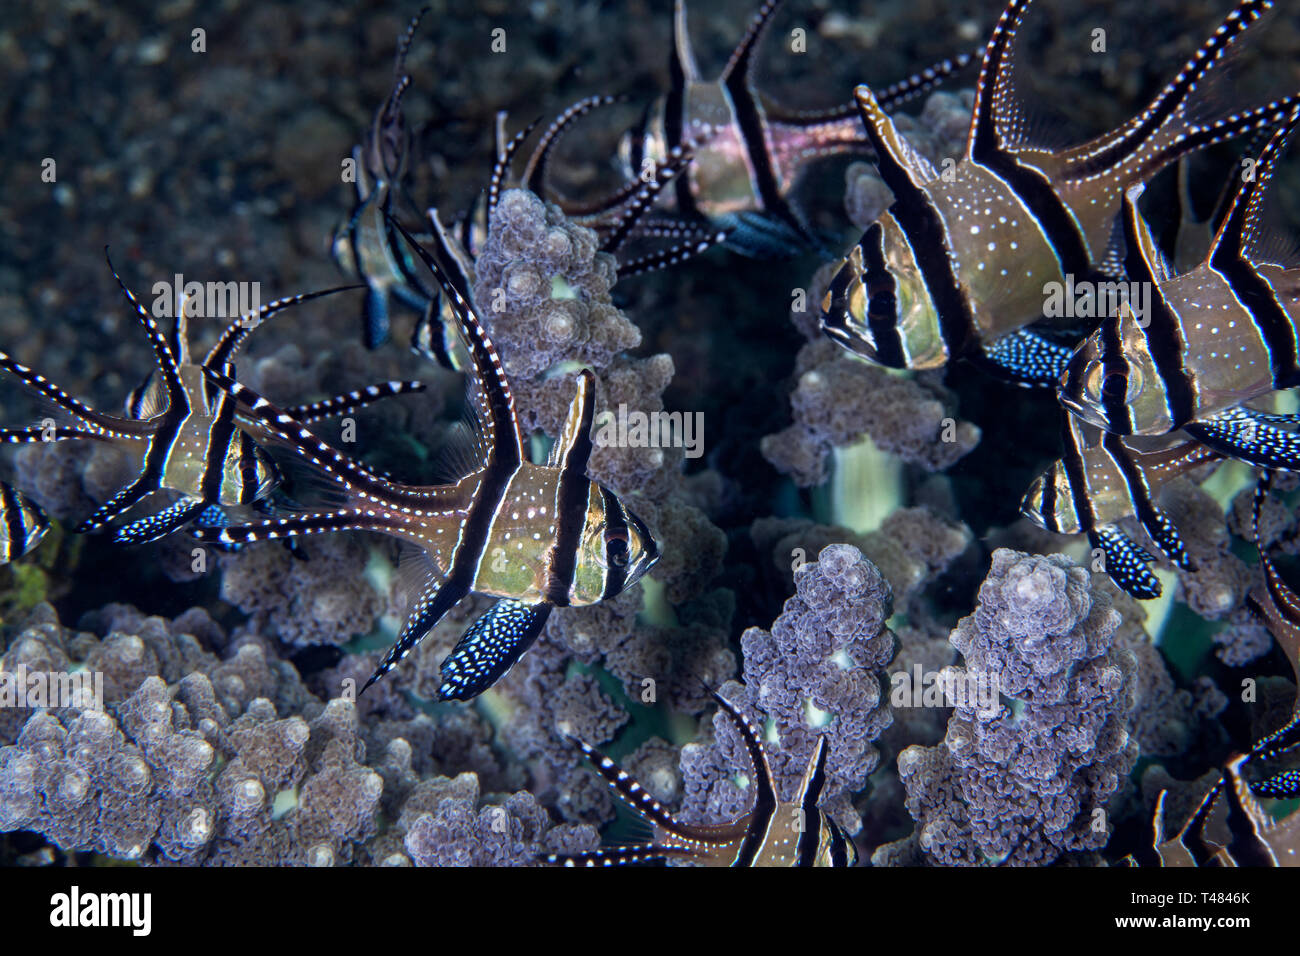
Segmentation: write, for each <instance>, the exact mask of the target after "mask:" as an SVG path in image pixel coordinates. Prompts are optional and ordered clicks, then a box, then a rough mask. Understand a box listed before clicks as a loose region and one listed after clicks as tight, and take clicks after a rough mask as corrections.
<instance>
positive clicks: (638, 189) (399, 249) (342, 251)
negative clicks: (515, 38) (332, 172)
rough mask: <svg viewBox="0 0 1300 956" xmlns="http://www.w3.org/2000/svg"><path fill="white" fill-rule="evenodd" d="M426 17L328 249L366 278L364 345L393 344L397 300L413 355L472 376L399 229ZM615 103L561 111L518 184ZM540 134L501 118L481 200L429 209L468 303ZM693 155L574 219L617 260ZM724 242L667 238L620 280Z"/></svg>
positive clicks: (433, 287)
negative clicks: (450, 217)
mask: <svg viewBox="0 0 1300 956" xmlns="http://www.w3.org/2000/svg"><path fill="white" fill-rule="evenodd" d="M426 12H428V8H425V10H422V11H421V12H420V14H418V15H417V16H416V17H415V18H414V19H413V20H412V21H411V23H410V25H409V26H408V28H407V31H406V33H405V34H404V35H403V36H402V38H401V39H400V40H399V42H398V50H397V63H396V68H395V72H394V76H395V79H394V84H393V88H392V91H391V92H390V93H389V96H388V98H387V99H386V100H385V101H384V103H383V105H382V106H381V107H380V109H379V110H378V112H377V113H376V115H375V119H374V122H373V123H372V125H371V128H370V131H369V132H368V134H367V138H366V142H365V145H364V146H358V147H356V149H354V150H353V163H354V166H355V168H356V170H357V181H356V193H357V198H356V204H355V205H354V207H353V209H352V212H351V214H350V215H349V216H348V218H347V219H346V220H345V221H344V222H343V223H342V224H341V225H340V226H339V228H338V229H337V230H336V231H335V234H334V239H333V243H332V247H331V249H332V255H333V257H334V260H335V262H336V263H337V264H338V265H339V268H340V269H341V270H342V271H343V273H344V274H345V275H347V276H349V277H351V278H355V279H360V280H362V281H364V283H365V285H366V287H367V293H366V298H365V302H364V306H363V312H362V329H363V335H362V338H363V341H364V342H365V345H366V347H367V348H370V349H374V348H378V347H379V346H380V345H382V344H383V343H384V342H386V341H388V338H389V333H390V327H391V316H390V307H389V303H390V300H392V299H396V300H397V301H399V302H401V303H402V304H404V305H406V306H407V307H409V308H411V309H412V310H414V311H415V312H417V313H419V316H420V317H419V319H418V320H417V321H416V324H415V328H414V331H413V332H412V335H411V350H412V351H413V352H415V353H416V354H417V355H420V356H421V357H423V358H427V359H430V360H432V361H436V362H438V363H439V364H440V365H442V366H444V367H445V368H449V369H453V370H455V371H461V372H463V371H467V369H468V365H467V362H468V356H467V355H466V353H465V352H464V350H463V348H462V347H461V345H460V335H459V332H458V326H459V320H458V319H457V317H456V308H455V306H454V305H453V304H452V303H451V302H450V301H449V300H448V299H447V298H446V296H444V295H443V294H442V293H441V291H440V288H439V286H438V283H437V282H434V281H429V280H428V278H427V276H428V273H427V271H426V270H424V269H423V268H422V267H421V266H420V259H419V257H418V256H416V255H415V254H414V253H413V252H412V250H411V247H410V246H409V245H408V244H407V243H405V242H404V241H403V240H402V237H401V236H400V235H399V234H398V232H397V231H396V229H395V227H394V225H393V223H394V220H395V218H397V216H398V209H397V208H396V200H397V199H398V198H399V197H400V196H401V195H402V193H401V180H402V178H403V177H404V175H405V170H406V165H407V162H408V155H407V154H408V152H409V148H410V142H409V136H408V135H407V132H406V126H405V120H404V118H403V113H402V106H401V104H402V98H403V95H404V94H405V92H406V90H407V89H408V88H409V86H410V76H409V75H408V74H407V73H406V72H405V62H406V54H407V51H408V50H409V48H410V44H411V40H412V37H413V36H414V33H415V30H416V28H417V27H418V25H419V23H420V20H421V18H422V17H423V16H424V14H425V13H426ZM614 102H617V98H616V97H612V96H591V97H587V98H586V99H583V100H580V101H579V102H577V103H574V104H573V105H572V106H570V107H569V108H568V109H566V110H565V111H564V112H563V113H561V114H560V116H559V117H557V118H556V119H555V120H554V121H553V122H552V123H551V125H550V126H549V127H547V129H546V130H545V131H544V132H543V133H542V136H541V138H540V140H539V141H538V144H537V146H536V148H535V149H534V150H533V152H532V153H531V154H530V155H529V157H528V161H527V163H526V165H525V168H524V172H523V177H522V179H521V180H520V181H519V183H518V184H519V185H521V186H523V188H526V189H531V190H532V191H533V192H536V193H538V194H539V195H541V194H542V191H543V189H544V187H543V185H542V182H543V179H544V176H545V171H546V165H547V161H548V159H549V157H550V155H551V152H552V151H553V149H554V148H555V146H556V144H557V143H559V141H560V140H561V138H562V136H563V135H564V133H565V132H566V131H567V130H568V129H569V127H571V126H572V125H573V123H575V122H576V121H577V120H578V119H580V118H581V117H583V116H585V115H586V114H588V113H589V112H591V111H592V110H595V109H597V108H599V107H601V106H607V105H609V104H611V103H614ZM536 127H537V122H533V123H530V124H529V125H528V126H526V127H525V128H524V129H522V130H521V131H519V132H518V133H516V134H515V135H514V136H507V134H506V114H505V112H499V113H498V114H497V117H496V124H495V127H494V133H495V151H494V158H493V163H492V167H491V172H490V174H489V177H488V182H487V186H486V188H485V189H484V195H483V196H481V197H478V198H476V199H475V201H474V202H473V203H472V204H471V206H470V209H469V210H468V211H467V212H466V213H465V214H463V215H462V216H460V217H458V218H457V219H456V220H455V221H453V222H452V223H451V224H450V226H448V227H444V226H443V225H442V224H441V223H440V222H439V220H438V218H437V210H436V209H429V210H428V211H427V215H428V217H429V219H430V221H431V224H432V227H433V228H432V230H431V231H430V232H428V233H424V234H421V235H420V236H419V239H420V241H421V245H422V246H423V247H425V248H427V249H428V250H429V251H430V253H431V254H432V255H433V256H434V257H435V258H436V259H437V260H438V264H439V265H440V267H441V268H442V270H443V272H444V273H445V274H446V275H447V276H449V277H450V279H451V281H452V283H453V284H454V285H455V286H456V288H457V290H458V291H459V292H460V294H461V295H462V297H464V298H466V299H470V290H471V288H472V286H473V275H474V272H473V268H474V260H475V258H476V257H477V255H478V250H479V249H481V248H482V246H483V243H484V242H486V241H487V235H488V230H489V228H490V226H491V219H492V214H493V213H494V212H495V211H496V207H497V202H498V200H499V199H500V196H501V193H502V192H503V191H504V190H505V189H506V188H508V187H510V186H511V185H514V184H515V180H514V177H513V173H512V170H513V166H514V161H515V157H516V155H517V154H518V152H519V150H520V149H521V148H522V146H523V144H524V143H525V142H526V141H527V140H528V137H529V136H530V135H531V134H532V132H533V130H534V129H536ZM691 150H692V144H690V143H686V144H683V145H681V146H679V147H676V148H674V149H672V150H670V151H669V154H668V155H666V156H665V157H664V158H663V159H662V161H660V162H657V163H656V164H654V167H653V169H651V170H650V171H649V174H648V175H645V176H640V177H638V178H636V179H634V180H632V181H630V182H628V183H626V184H625V185H624V186H623V187H622V188H620V189H618V190H616V191H614V192H613V193H611V194H610V195H608V196H605V197H602V198H601V199H599V200H597V201H594V202H591V203H587V204H585V205H584V206H583V207H582V208H571V209H570V218H571V219H572V221H574V222H576V223H577V224H579V225H582V226H585V227H587V228H590V229H592V230H594V231H595V232H596V234H597V236H598V238H599V239H600V251H602V252H608V253H610V254H617V253H619V252H620V251H621V250H622V248H623V246H624V244H625V243H626V242H627V241H628V239H629V238H630V237H632V236H633V235H634V234H636V235H653V233H647V232H645V231H639V230H638V223H639V222H640V220H641V219H642V218H643V217H644V216H645V215H646V214H647V213H648V212H649V211H650V209H651V208H652V207H653V205H654V201H655V199H656V198H657V197H658V195H659V193H660V191H661V190H663V189H664V188H665V187H667V186H668V185H669V184H670V183H671V182H672V180H673V179H674V177H676V176H678V175H679V174H680V173H681V172H682V170H684V169H685V168H686V166H687V164H689V163H690V161H691V158H692V152H691ZM724 237H725V236H724V233H722V232H720V231H719V230H717V229H705V230H693V231H690V232H685V231H682V232H681V233H680V234H677V235H667V236H665V237H664V238H675V239H676V240H678V241H676V242H675V243H674V244H673V245H670V246H668V247H666V248H662V249H658V250H655V251H654V252H652V253H649V254H646V255H643V256H640V257H639V258H635V259H632V258H629V257H626V256H624V260H625V261H623V262H621V263H620V265H619V275H620V276H621V277H627V276H629V275H636V274H640V273H642V272H648V271H651V270H654V269H662V268H666V267H668V266H671V265H675V264H677V263H680V262H683V261H685V260H686V259H688V258H691V257H692V256H695V255H698V254H699V253H701V252H703V251H705V250H706V249H708V248H710V247H712V246H713V245H715V244H717V243H718V242H721V241H722V239H723V238H724Z"/></svg>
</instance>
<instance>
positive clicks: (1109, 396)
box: [1080, 315, 1133, 435]
mask: <svg viewBox="0 0 1300 956" xmlns="http://www.w3.org/2000/svg"><path fill="white" fill-rule="evenodd" d="M1098 341H1099V342H1100V345H1101V365H1102V380H1101V405H1102V409H1103V410H1104V412H1105V415H1106V427H1107V430H1108V431H1111V432H1114V433H1115V434H1117V435H1131V434H1133V413H1132V410H1131V409H1130V408H1129V405H1128V377H1129V364H1128V358H1127V357H1126V356H1125V354H1124V344H1123V343H1124V338H1123V336H1122V335H1121V334H1120V319H1119V316H1117V315H1114V316H1110V317H1109V318H1107V319H1105V320H1104V321H1103V322H1102V324H1101V328H1100V329H1099V330H1098ZM1080 387H1081V388H1082V387H1085V386H1084V383H1082V382H1081V383H1080Z"/></svg>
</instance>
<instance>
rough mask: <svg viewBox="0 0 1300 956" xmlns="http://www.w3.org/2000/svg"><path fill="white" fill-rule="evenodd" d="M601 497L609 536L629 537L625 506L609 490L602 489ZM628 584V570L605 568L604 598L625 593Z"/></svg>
mask: <svg viewBox="0 0 1300 956" xmlns="http://www.w3.org/2000/svg"><path fill="white" fill-rule="evenodd" d="M600 496H601V498H602V499H603V500H604V502H605V533H606V534H607V535H609V536H611V537H612V536H615V535H622V536H623V537H625V538H626V537H627V521H626V520H624V518H623V504H622V502H620V501H619V500H618V496H617V495H615V494H614V492H612V491H610V490H609V489H608V488H605V487H601V489H600ZM626 582H627V568H626V567H619V566H618V565H614V564H607V565H606V567H605V587H604V593H603V595H602V597H606V598H611V597H616V596H617V595H619V594H621V593H622V592H623V586H624V584H625V583H626Z"/></svg>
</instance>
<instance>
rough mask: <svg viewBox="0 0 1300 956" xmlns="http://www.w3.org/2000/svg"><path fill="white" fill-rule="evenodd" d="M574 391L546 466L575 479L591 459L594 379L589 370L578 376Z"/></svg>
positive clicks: (584, 472)
mask: <svg viewBox="0 0 1300 956" xmlns="http://www.w3.org/2000/svg"><path fill="white" fill-rule="evenodd" d="M577 386H578V387H577V391H575V392H574V394H573V401H571V402H570V403H569V414H568V415H566V416H565V419H564V428H563V429H562V430H561V431H560V435H559V437H558V438H557V439H556V441H555V444H554V445H552V446H551V456H550V461H549V464H550V465H551V466H552V467H555V468H559V469H560V470H561V471H562V472H565V473H566V474H568V473H572V474H575V475H578V476H582V475H585V474H586V473H587V462H588V461H590V459H591V449H592V444H591V423H592V421H593V420H594V418H595V413H596V376H595V375H594V374H593V373H592V371H591V369H587V368H584V369H583V370H582V371H581V372H579V373H578V381H577Z"/></svg>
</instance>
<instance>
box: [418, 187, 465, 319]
mask: <svg viewBox="0 0 1300 956" xmlns="http://www.w3.org/2000/svg"><path fill="white" fill-rule="evenodd" d="M427 215H428V217H429V224H430V225H431V226H432V227H433V233H432V235H433V242H434V246H435V248H436V249H437V251H438V253H439V260H440V261H441V262H442V265H443V269H444V271H445V272H446V274H447V278H448V279H449V280H450V281H451V282H452V284H453V285H455V286H456V289H457V291H459V292H460V294H461V295H462V296H463V297H464V299H465V301H466V302H468V301H469V300H470V298H471V296H472V295H473V293H472V290H471V280H470V276H471V275H472V274H473V268H474V262H473V259H471V258H470V254H469V252H468V251H467V250H466V248H465V245H464V243H463V242H461V241H460V239H459V238H458V237H457V236H456V235H455V233H454V232H453V231H452V230H451V229H448V228H447V227H446V226H444V225H443V224H442V220H441V219H440V218H438V210H437V208H436V207H430V208H429V209H428V210H427Z"/></svg>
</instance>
